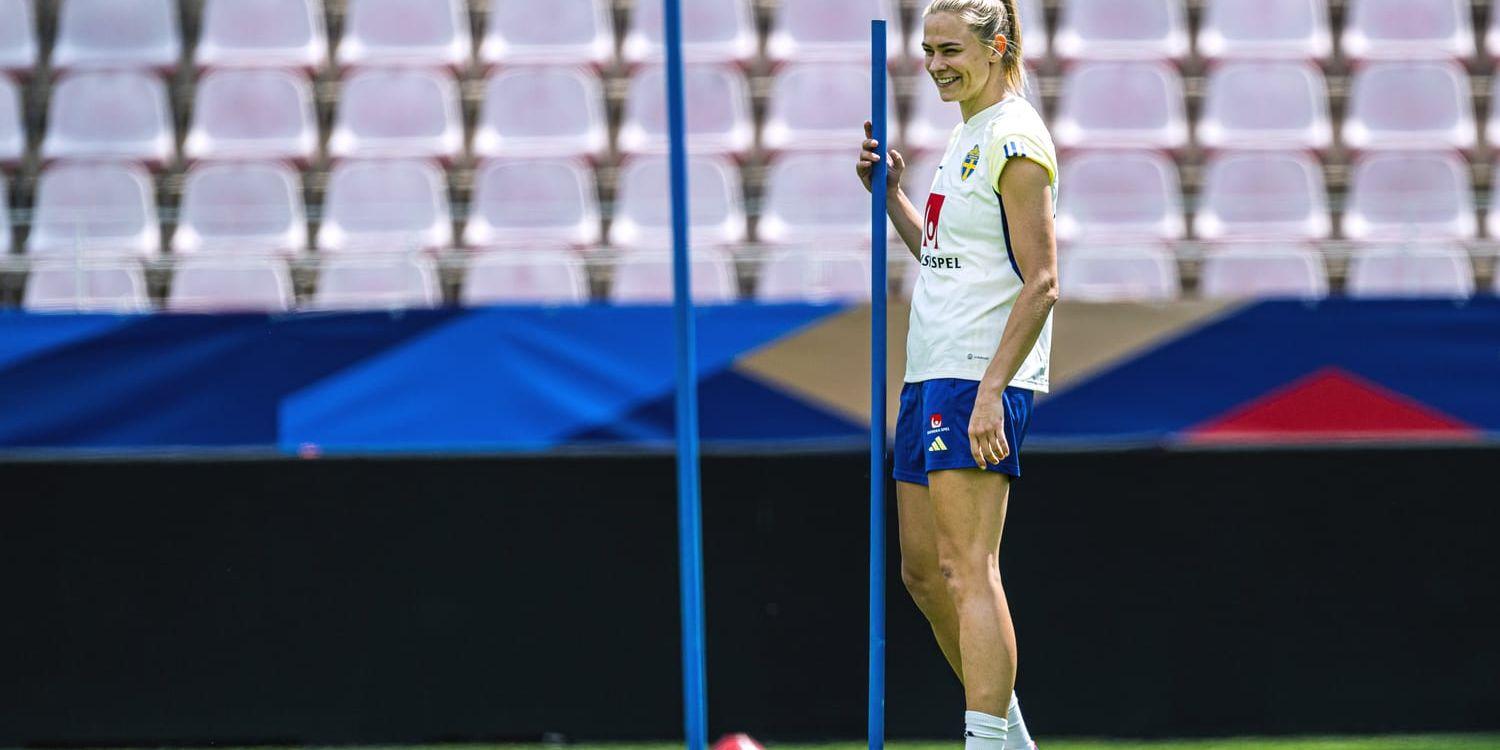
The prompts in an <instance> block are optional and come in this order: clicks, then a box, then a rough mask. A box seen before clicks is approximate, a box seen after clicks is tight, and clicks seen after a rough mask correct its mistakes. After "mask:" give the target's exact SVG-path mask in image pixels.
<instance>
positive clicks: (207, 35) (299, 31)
mask: <svg viewBox="0 0 1500 750" xmlns="http://www.w3.org/2000/svg"><path fill="white" fill-rule="evenodd" d="M194 57H195V58H196V60H197V63H198V65H199V66H200V67H206V68H221V67H233V68H241V67H252V68H262V67H274V68H303V69H305V70H309V71H311V70H312V69H314V68H318V67H321V66H323V65H324V64H325V63H327V62H328V32H327V31H326V29H325V28H324V21H323V0H207V3H206V4H205V5H204V8H203V31H202V33H201V34H200V35H199V37H198V48H197V50H196V51H195V52H194Z"/></svg>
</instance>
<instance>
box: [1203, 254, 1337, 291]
mask: <svg viewBox="0 0 1500 750" xmlns="http://www.w3.org/2000/svg"><path fill="white" fill-rule="evenodd" d="M1198 289H1199V292H1200V293H1201V294H1202V295H1203V296H1204V297H1209V298H1220V297H1222V298H1247V297H1248V298H1263V297H1282V298H1294V299H1320V298H1322V297H1326V296H1328V272H1327V270H1326V269H1325V268H1324V266H1323V257H1322V256H1320V255H1318V253H1317V251H1315V250H1310V249H1308V248H1306V247H1301V246H1298V245H1286V246H1277V245H1259V244H1254V245H1242V246H1240V245H1235V246H1226V247H1221V248H1216V249H1214V250H1213V251H1211V252H1209V253H1208V255H1206V256H1205V257H1204V259H1203V270H1202V271H1201V272H1200V275H1199V279H1198Z"/></svg>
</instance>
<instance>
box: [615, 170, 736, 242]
mask: <svg viewBox="0 0 1500 750" xmlns="http://www.w3.org/2000/svg"><path fill="white" fill-rule="evenodd" d="M668 172H669V163H668V160H667V158H666V157H643V158H637V159H633V160H631V161H630V162H629V163H627V164H626V165H625V166H624V167H622V168H621V170H620V175H619V180H618V183H617V185H618V186H617V188H616V192H615V212H614V223H613V225H612V228H611V229H610V241H611V243H612V244H615V245H620V246H627V247H657V248H661V247H669V246H671V244H672V191H671V180H670V177H669V174H668ZM688 189H689V191H691V193H690V195H689V196H688V208H689V211H690V212H691V216H690V217H689V221H690V229H689V235H690V236H691V237H692V242H693V244H694V245H695V246H696V245H727V244H734V243H739V242H743V241H744V240H745V209H744V200H743V198H742V197H741V194H740V179H739V173H738V171H737V170H736V169H735V168H734V165H733V164H731V163H729V162H728V161H725V160H724V159H717V158H712V157H693V158H691V159H689V161H688Z"/></svg>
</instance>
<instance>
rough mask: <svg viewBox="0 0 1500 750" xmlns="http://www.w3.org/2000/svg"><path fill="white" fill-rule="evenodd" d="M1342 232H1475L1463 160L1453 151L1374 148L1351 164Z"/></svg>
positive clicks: (1358, 235)
mask: <svg viewBox="0 0 1500 750" xmlns="http://www.w3.org/2000/svg"><path fill="white" fill-rule="evenodd" d="M1345 204H1346V205H1345V209H1344V224H1343V233H1344V236H1345V237H1348V238H1349V239H1354V240H1381V241H1392V240H1459V239H1471V238H1473V237H1474V236H1475V235H1476V234H1477V229H1478V227H1477V222H1476V221H1475V218H1474V194H1473V190H1472V188H1471V186H1470V178H1469V168H1468V165H1467V164H1466V163H1465V162H1464V161H1463V160H1462V159H1460V158H1459V157H1458V156H1457V155H1455V154H1450V153H1431V152H1410V153H1395V152H1388V153H1375V154H1372V155H1369V156H1366V157H1364V158H1362V159H1360V160H1358V161H1356V162H1355V163H1354V167H1353V170H1352V172H1351V175H1350V178H1349V194H1348V198H1347V199H1346V201H1345Z"/></svg>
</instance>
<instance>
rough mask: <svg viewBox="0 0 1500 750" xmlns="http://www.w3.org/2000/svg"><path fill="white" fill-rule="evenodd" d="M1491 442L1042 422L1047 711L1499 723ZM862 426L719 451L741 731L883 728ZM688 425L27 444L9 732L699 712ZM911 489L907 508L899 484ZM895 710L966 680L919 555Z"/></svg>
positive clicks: (486, 728) (1038, 549)
mask: <svg viewBox="0 0 1500 750" xmlns="http://www.w3.org/2000/svg"><path fill="white" fill-rule="evenodd" d="M1497 459H1500V450H1494V449H1487V450H1480V449H1475V450H1445V451H1437V450H1431V451H1428V450H1388V451H1322V452H1291V451H1288V452H1264V453H1213V452H1209V453H1163V452H1140V453H1112V454H1111V453H1101V454H1073V455H1063V454H1053V455H1040V454H1038V455H1031V456H1028V457H1027V460H1026V471H1027V476H1026V478H1025V479H1024V480H1022V481H1021V482H1020V483H1019V484H1018V486H1017V488H1016V491H1015V494H1014V499H1013V501H1012V504H1011V514H1010V520H1009V526H1008V528H1007V530H1006V539H1005V544H1004V548H1003V554H1002V557H1003V562H1002V565H1003V567H1004V570H1005V575H1006V582H1007V591H1008V593H1009V595H1010V600H1011V604H1012V607H1013V609H1014V612H1015V617H1016V621H1017V626H1018V629H1019V638H1020V648H1021V672H1020V692H1021V695H1022V699H1023V703H1024V705H1025V707H1026V711H1027V714H1028V721H1029V722H1030V723H1031V724H1032V726H1033V729H1034V730H1035V731H1036V732H1037V733H1038V734H1039V735H1040V736H1042V737H1046V736H1049V735H1054V736H1055V735H1058V734H1102V735H1122V734H1123V735H1165V734H1172V735H1182V734H1233V733H1248V732H1324V731H1330V732H1331V731H1385V730H1477V729H1489V730H1494V729H1500V678H1497V675H1500V646H1497V643H1496V641H1497V637H1500V597H1497V581H1500V554H1497V551H1496V549H1497V545H1496V534H1497V531H1500V476H1497V472H1496V471H1495V467H1496V466H1497V464H1500V461H1497ZM865 470H866V459H865V458H864V457H863V456H861V455H837V456H809V457H774V458H769V457H742V458H710V459H708V460H707V461H706V463H705V467H704V497H705V511H704V517H705V539H706V543H705V546H706V551H707V552H706V554H707V575H708V591H709V594H708V605H709V606H708V627H709V683H710V703H711V708H710V712H711V716H710V722H711V726H712V730H713V732H714V733H715V734H718V733H720V732H724V731H730V730H748V731H751V732H753V733H755V734H756V735H757V736H760V737H762V738H765V737H770V738H781V739H789V738H825V739H826V738H854V737H859V736H862V734H863V731H864V711H865V706H864V695H865V687H864V685H865V627H866V624H865V570H866V568H865V566H866V559H867V558H866V549H865V539H866V536H865V535H866V520H865V518H866V510H865V507H866V503H867V495H866V479H865ZM673 482H674V474H673V466H672V462H671V459H670V458H577V457H573V458H561V457H560V458H545V459H500V458H496V459H482V460H481V459H462V460H460V459H453V460H441V459H422V460H396V459H391V460H379V461H377V460H316V461H242V462H234V461H225V462H176V463H173V462H116V463H111V462H93V463H11V464H4V465H0V498H3V499H0V591H3V592H4V596H5V599H4V608H3V611H0V644H3V652H0V744H18V743H102V742H129V743H162V742H188V741H209V740H212V741H217V742H222V743H243V742H257V741H288V742H291V741H299V742H354V741H358V742H401V741H419V740H437V739H479V738H526V737H537V736H540V735H541V734H542V733H543V732H561V733H564V734H566V735H568V736H570V737H574V738H611V739H629V738H667V737H674V736H680V735H681V729H680V718H679V716H680V713H679V710H680V709H679V701H680V693H679V672H678V670H679V661H678V651H677V649H678V620H677V617H678V610H677V599H676V596H677V592H676V581H677V579H676V537H675V534H676V531H675V505H674V504H675V497H674V485H673ZM892 523H893V524H894V518H893V519H892ZM896 562H897V557H896V552H895V537H894V529H893V534H892V550H891V563H892V567H891V570H892V575H891V581H892V590H891V593H890V602H891V607H890V626H889V627H890V650H889V654H890V689H889V712H890V716H889V727H890V732H891V734H892V735H893V736H898V737H901V736H905V737H952V736H955V735H956V729H957V727H958V726H959V722H960V720H961V717H962V714H961V711H962V703H961V697H960V693H959V691H958V688H957V685H956V683H955V682H954V680H953V679H952V677H951V676H950V675H949V674H948V673H947V670H946V667H945V666H944V664H943V662H942V659H941V657H940V655H939V654H938V651H937V649H936V647H935V646H934V645H933V644H932V642H931V637H930V633H929V632H928V630H927V628H926V625H925V623H924V622H923V621H922V620H921V617H920V615H919V614H918V613H917V611H916V609H915V608H914V607H913V606H912V605H911V604H910V602H909V601H908V600H907V599H906V597H905V595H904V592H901V591H900V590H899V588H900V584H899V576H897V575H896V574H895V570H896Z"/></svg>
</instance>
